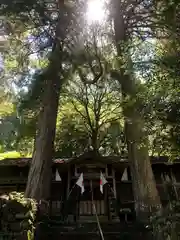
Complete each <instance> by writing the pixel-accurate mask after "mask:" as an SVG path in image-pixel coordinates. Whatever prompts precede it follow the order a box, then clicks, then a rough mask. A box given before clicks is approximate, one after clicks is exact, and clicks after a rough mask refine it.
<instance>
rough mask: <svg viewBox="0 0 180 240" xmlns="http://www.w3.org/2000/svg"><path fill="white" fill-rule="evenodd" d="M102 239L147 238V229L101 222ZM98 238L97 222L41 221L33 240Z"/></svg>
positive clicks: (134, 225) (125, 239)
mask: <svg viewBox="0 0 180 240" xmlns="http://www.w3.org/2000/svg"><path fill="white" fill-rule="evenodd" d="M101 228H102V231H103V235H104V240H131V239H133V240H134V239H136V240H141V239H143V240H144V239H146V240H149V239H151V237H150V236H149V235H150V234H149V233H148V231H147V230H146V229H145V228H143V227H142V226H141V227H140V226H139V227H138V226H136V224H131V225H129V224H128V225H127V224H120V223H110V222H109V223H108V222H106V223H101ZM58 239H61V240H68V239H73V240H99V239H101V237H100V234H99V230H98V226H97V223H84V224H66V225H65V224H62V225H61V224H57V223H53V221H52V222H51V223H50V222H49V223H46V224H45V223H41V224H39V225H38V226H37V229H36V234H35V240H58Z"/></svg>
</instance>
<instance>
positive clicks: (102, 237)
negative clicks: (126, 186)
mask: <svg viewBox="0 0 180 240" xmlns="http://www.w3.org/2000/svg"><path fill="white" fill-rule="evenodd" d="M91 197H92V206H93V209H94V212H95V216H96V221H97V225H98V230H99V234H100V237H101V240H104V235H103V231H102V228H101V225H100V221H99V218H98V215H97V211H96V206H95V204H94V197H93V188H92V181H91Z"/></svg>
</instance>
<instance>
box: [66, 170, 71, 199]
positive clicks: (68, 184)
mask: <svg viewBox="0 0 180 240" xmlns="http://www.w3.org/2000/svg"><path fill="white" fill-rule="evenodd" d="M70 170H71V169H70V166H68V176H67V191H66V199H68V197H69V191H70V183H71V172H70Z"/></svg>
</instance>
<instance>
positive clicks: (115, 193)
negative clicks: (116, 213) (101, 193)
mask: <svg viewBox="0 0 180 240" xmlns="http://www.w3.org/2000/svg"><path fill="white" fill-rule="evenodd" d="M112 175H113V191H114V197H115V198H116V199H117V192H116V177H115V171H114V168H113V169H112Z"/></svg>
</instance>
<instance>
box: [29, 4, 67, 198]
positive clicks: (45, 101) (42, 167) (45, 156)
mask: <svg viewBox="0 0 180 240" xmlns="http://www.w3.org/2000/svg"><path fill="white" fill-rule="evenodd" d="M63 7H64V1H61V0H59V9H60V10H61V13H62V9H63ZM62 14H63V13H62ZM62 28H63V29H64V28H65V24H64V25H63V21H62V16H61V22H60V21H58V23H57V29H56V38H55V40H54V46H53V49H52V52H51V57H50V59H49V66H48V67H47V69H46V71H45V72H44V74H43V77H44V86H43V88H44V89H42V91H43V97H42V108H41V110H40V114H39V121H38V131H37V136H36V141H35V147H34V152H33V158H32V163H31V166H30V171H29V175H28V182H27V186H26V191H25V196H26V197H30V198H34V199H36V200H42V199H44V200H48V198H49V194H50V184H51V176H52V172H51V171H52V158H53V151H54V139H55V131H56V118H57V112H58V102H59V94H60V89H61V85H62V79H61V78H60V75H61V73H62V57H61V56H62V49H61V44H60V39H61V40H63V38H64V37H65V36H63V34H65V31H62Z"/></svg>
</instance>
